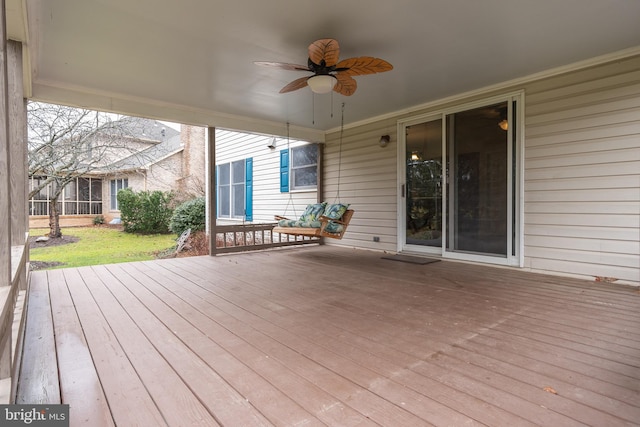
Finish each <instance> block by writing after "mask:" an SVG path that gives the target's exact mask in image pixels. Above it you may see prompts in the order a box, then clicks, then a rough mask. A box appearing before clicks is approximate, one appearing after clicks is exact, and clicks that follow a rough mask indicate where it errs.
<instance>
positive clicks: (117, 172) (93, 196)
mask: <svg viewBox="0 0 640 427" xmlns="http://www.w3.org/2000/svg"><path fill="white" fill-rule="evenodd" d="M119 122H120V124H119V127H118V128H119V129H122V130H123V131H124V134H125V135H126V137H123V144H126V145H127V147H128V150H127V151H126V157H122V155H123V154H122V153H111V154H110V155H109V156H108V158H106V159H105V160H104V161H103V162H102V165H101V167H100V168H99V169H98V170H95V171H93V172H92V173H90V174H87V175H83V176H78V177H77V178H76V179H75V180H74V181H73V182H71V183H69V184H68V185H67V186H66V187H65V189H64V190H63V194H62V196H61V197H60V202H59V203H60V208H61V223H62V224H63V225H81V224H90V223H91V222H92V220H93V218H94V217H95V216H96V215H103V216H104V217H105V219H106V220H107V221H111V220H112V219H113V218H116V217H119V214H120V211H119V209H118V202H117V194H118V191H120V190H122V189H124V188H131V189H133V190H134V191H143V190H147V191H154V190H160V191H172V190H174V191H176V192H177V194H179V196H180V197H182V198H188V197H192V196H198V195H200V196H201V195H204V188H205V187H204V181H205V129H204V128H198V127H193V126H185V125H182V126H181V130H180V132H178V131H177V130H175V129H173V128H171V127H169V126H167V125H165V124H162V123H160V122H158V121H155V120H151V119H142V118H132V117H129V118H125V119H121V120H120V121H119ZM40 179H44V178H43V177H38V176H35V177H31V178H30V183H29V185H30V186H35V185H37V181H38V180H40ZM30 188H33V187H30ZM49 192H50V188H49V187H46V188H44V189H43V190H42V191H40V192H39V193H38V194H37V195H36V196H34V197H33V198H32V199H31V200H30V201H29V214H30V223H31V226H34V227H35V226H44V227H46V226H47V224H48V214H49Z"/></svg>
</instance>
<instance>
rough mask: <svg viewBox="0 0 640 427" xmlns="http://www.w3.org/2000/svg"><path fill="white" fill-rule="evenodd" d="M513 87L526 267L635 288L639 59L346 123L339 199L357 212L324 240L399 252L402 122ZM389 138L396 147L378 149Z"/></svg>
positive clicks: (332, 152)
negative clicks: (337, 234) (344, 228)
mask: <svg viewBox="0 0 640 427" xmlns="http://www.w3.org/2000/svg"><path fill="white" fill-rule="evenodd" d="M513 91H523V93H524V102H523V105H522V106H523V108H524V121H525V123H524V132H525V134H524V146H525V148H524V171H523V175H524V214H523V216H524V224H523V232H522V239H523V243H522V245H523V250H524V266H525V267H526V268H528V269H530V270H532V271H536V272H543V273H552V274H559V275H569V276H578V277H584V278H587V279H589V278H590V279H592V280H593V279H595V278H596V277H600V278H614V279H618V280H619V281H621V282H625V283H634V284H639V283H640V57H634V58H628V59H626V60H619V61H617V62H615V63H609V64H603V65H599V66H595V67H591V68H587V69H582V70H577V71H573V72H567V73H564V74H559V75H556V76H554V77H549V78H545V79H541V80H537V81H531V82H529V83H523V84H518V85H517V86H505V87H504V88H502V89H500V90H499V91H498V90H493V91H487V92H486V93H484V94H481V95H480V94H474V95H473V96H469V97H467V98H465V97H458V98H457V99H455V100H446V101H443V102H442V103H440V104H437V103H433V104H431V105H430V106H429V107H428V108H425V109H422V110H416V111H414V112H410V113H404V114H402V115H398V116H395V117H387V118H385V119H384V120H380V121H377V122H375V121H373V122H369V123H366V124H362V125H359V126H354V127H347V128H346V129H345V130H344V138H343V148H342V168H341V180H340V181H341V182H340V199H341V200H342V201H343V202H346V203H351V204H352V207H353V208H354V210H355V211H356V213H355V215H354V217H353V219H352V221H351V225H350V226H349V230H348V232H347V233H346V234H345V236H344V238H343V240H341V241H333V240H332V241H330V242H326V243H327V244H336V245H345V246H357V247H363V248H371V249H378V250H386V251H395V250H396V236H397V229H396V227H397V220H398V218H397V200H398V199H397V197H398V194H399V192H400V188H399V184H398V178H397V169H398V168H397V143H396V139H397V136H396V135H397V126H396V123H397V121H398V120H399V119H406V118H410V117H415V116H420V115H426V114H430V113H432V112H437V111H442V110H444V109H447V108H453V107H456V106H457V105H461V104H464V103H468V102H472V101H478V100H482V99H485V98H489V97H492V96H496V95H503V94H505V93H510V92H513ZM452 99H453V98H452ZM385 134H388V135H391V140H392V143H391V144H389V145H388V146H387V147H385V148H381V147H380V146H379V145H378V144H377V141H378V140H379V138H380V136H381V135H385ZM339 136H340V132H339V131H334V132H332V133H330V134H328V135H327V138H326V146H325V151H324V152H325V157H324V174H325V181H324V183H323V184H324V191H325V198H326V199H327V200H332V199H333V197H334V195H335V194H336V191H337V175H338V173H337V165H338V153H339V148H338V147H339V145H340V144H339V140H340V138H339ZM374 236H378V237H380V242H379V243H378V242H373V237H374Z"/></svg>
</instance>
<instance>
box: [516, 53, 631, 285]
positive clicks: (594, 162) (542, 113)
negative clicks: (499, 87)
mask: <svg viewBox="0 0 640 427" xmlns="http://www.w3.org/2000/svg"><path fill="white" fill-rule="evenodd" d="M638 70H640V59H639V58H636V59H632V60H628V61H624V62H623V63H620V64H609V65H603V66H599V67H594V68H592V69H586V70H582V71H577V72H574V73H571V74H570V75H567V76H560V77H557V78H552V79H547V80H544V81H540V82H537V83H535V84H531V85H530V86H529V87H528V91H527V110H526V111H527V114H526V123H525V126H526V127H525V132H526V149H525V256H526V258H525V261H526V266H527V267H530V268H531V269H533V270H539V271H545V272H553V273H559V274H576V275H586V276H592V277H601V278H605V277H609V278H614V279H618V280H623V281H625V282H635V283H637V282H640V241H639V240H640V142H639V141H640V71H638Z"/></svg>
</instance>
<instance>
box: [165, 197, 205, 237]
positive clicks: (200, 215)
mask: <svg viewBox="0 0 640 427" xmlns="http://www.w3.org/2000/svg"><path fill="white" fill-rule="evenodd" d="M205 207H206V203H205V199H204V197H196V198H195V199H191V200H189V201H186V202H184V203H183V204H181V205H180V206H178V207H177V208H176V209H175V210H174V211H173V216H172V217H171V222H170V223H169V229H170V230H171V231H172V232H173V233H176V234H182V232H183V231H184V230H186V229H188V228H190V229H191V231H192V232H194V231H198V230H204V227H205V221H206V213H205V212H206V209H205Z"/></svg>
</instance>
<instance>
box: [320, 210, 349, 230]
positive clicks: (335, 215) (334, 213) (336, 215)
mask: <svg viewBox="0 0 640 427" xmlns="http://www.w3.org/2000/svg"><path fill="white" fill-rule="evenodd" d="M347 209H349V205H343V204H342V203H334V204H329V205H327V207H326V208H325V209H324V216H326V217H327V218H331V219H340V218H342V215H344V213H345V212H346V211H347ZM335 225H339V224H335ZM330 232H331V233H335V231H330Z"/></svg>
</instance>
